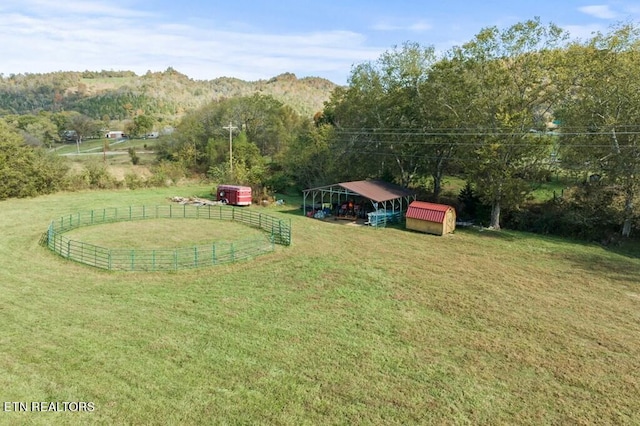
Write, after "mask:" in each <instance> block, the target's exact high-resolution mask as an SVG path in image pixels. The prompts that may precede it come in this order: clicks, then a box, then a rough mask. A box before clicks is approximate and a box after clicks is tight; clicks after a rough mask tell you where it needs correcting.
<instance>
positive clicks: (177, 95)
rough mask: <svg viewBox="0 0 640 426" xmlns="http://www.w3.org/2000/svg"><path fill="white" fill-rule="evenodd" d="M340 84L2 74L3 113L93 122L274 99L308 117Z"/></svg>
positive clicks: (171, 75) (288, 78)
mask: <svg viewBox="0 0 640 426" xmlns="http://www.w3.org/2000/svg"><path fill="white" fill-rule="evenodd" d="M335 87H336V84H334V83H332V82H330V81H328V80H326V79H323V78H318V77H305V78H297V77H296V76H295V75H294V74H291V73H285V74H281V75H279V76H277V77H274V78H272V79H270V80H258V81H252V82H249V81H243V80H239V79H236V78H228V77H223V78H217V79H215V80H209V81H203V80H193V79H190V78H189V77H188V76H186V75H184V74H181V73H180V72H178V71H176V70H174V69H173V68H167V70H165V71H163V72H147V73H146V74H145V75H142V76H138V75H136V74H135V73H133V72H132V71H84V72H62V71H61V72H55V73H47V74H29V73H25V74H17V75H14V74H12V75H10V76H8V77H7V76H0V115H6V114H33V113H37V112H40V111H52V112H57V111H78V112H80V113H82V114H85V115H87V116H89V117H91V118H94V119H105V118H106V117H108V118H109V119H110V120H122V119H125V118H128V117H130V116H131V115H132V113H134V114H135V113H138V114H139V113H143V114H152V115H154V116H156V117H163V118H165V119H169V118H176V117H179V116H181V115H182V114H183V113H184V112H185V111H188V110H190V109H193V108H197V107H200V106H202V105H204V104H206V103H207V102H210V101H212V100H219V99H223V98H233V97H238V96H247V95H252V94H254V93H261V94H264V95H271V96H273V97H274V98H275V99H277V100H279V101H281V102H282V103H284V104H286V105H288V106H290V107H291V108H292V109H294V110H295V111H296V112H298V113H299V114H301V115H303V116H308V117H311V116H313V114H315V113H316V112H318V111H321V110H322V108H323V103H324V102H325V101H326V100H328V99H329V96H330V94H331V92H332V90H333V89H334V88H335Z"/></svg>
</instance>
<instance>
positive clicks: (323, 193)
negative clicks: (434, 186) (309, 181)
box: [302, 180, 416, 213]
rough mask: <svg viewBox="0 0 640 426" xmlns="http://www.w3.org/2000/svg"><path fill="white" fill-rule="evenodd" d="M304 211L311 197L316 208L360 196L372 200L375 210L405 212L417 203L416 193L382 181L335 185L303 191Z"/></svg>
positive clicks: (359, 181)
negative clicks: (412, 204)
mask: <svg viewBox="0 0 640 426" xmlns="http://www.w3.org/2000/svg"><path fill="white" fill-rule="evenodd" d="M302 194H303V197H302V200H303V204H302V208H303V211H304V212H305V213H306V211H307V200H308V199H309V197H311V199H310V200H308V201H310V203H311V206H313V207H315V206H316V205H317V204H318V203H320V204H321V205H322V204H324V203H325V202H328V203H331V204H332V203H333V202H334V197H335V201H336V202H338V203H340V202H341V201H342V200H345V201H346V200H347V199H348V198H349V197H353V196H360V197H363V198H366V199H368V200H370V201H371V202H372V204H373V207H374V209H376V210H378V209H385V210H387V211H391V212H396V211H400V212H402V211H404V210H406V208H407V207H408V206H409V203H410V202H411V201H415V199H416V193H415V192H414V191H411V190H409V189H407V188H403V187H402V186H398V185H394V184H392V183H389V182H384V181H381V180H358V181H353V182H341V183H334V184H332V185H327V186H321V187H318V188H310V189H305V190H304V191H302ZM327 197H328V198H329V199H328V200H326V198H327Z"/></svg>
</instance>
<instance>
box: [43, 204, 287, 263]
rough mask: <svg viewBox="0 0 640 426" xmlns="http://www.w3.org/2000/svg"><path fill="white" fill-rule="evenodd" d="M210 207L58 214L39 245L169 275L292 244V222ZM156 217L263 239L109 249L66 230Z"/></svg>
mask: <svg viewBox="0 0 640 426" xmlns="http://www.w3.org/2000/svg"><path fill="white" fill-rule="evenodd" d="M211 207H212V206H210V205H209V206H189V205H186V204H184V205H183V206H182V211H181V212H180V213H178V212H177V211H176V210H175V209H174V207H173V206H172V205H171V204H169V205H165V206H151V207H149V206H137V207H136V206H129V207H128V208H126V209H125V212H123V211H122V210H120V212H119V209H118V208H111V209H106V208H105V209H102V210H91V211H89V212H78V213H77V214H75V215H74V214H70V215H68V216H62V217H61V218H60V220H59V221H55V220H54V221H52V222H51V223H50V225H49V227H48V229H47V231H46V232H45V233H43V234H42V236H41V242H42V244H43V245H46V246H47V248H48V249H50V250H51V251H53V252H55V253H57V254H58V255H60V256H61V257H64V258H66V259H69V260H73V261H76V262H79V263H83V264H86V265H90V266H94V267H97V268H101V269H107V270H111V271H170V270H174V271H175V270H180V269H192V268H201V267H206V266H212V265H217V264H223V263H230V262H236V261H238V260H244V259H250V258H253V257H256V256H259V255H261V254H264V253H268V252H272V251H274V250H275V246H274V244H280V245H290V244H291V220H289V222H288V223H286V222H285V221H283V220H281V219H277V218H275V217H273V216H270V215H267V214H264V213H261V212H254V211H250V210H246V209H242V208H239V209H237V208H235V207H230V206H218V212H217V214H212V212H211ZM159 218H181V219H184V218H190V219H212V220H226V221H234V222H239V223H242V224H245V225H247V226H250V227H254V228H257V229H261V230H263V231H266V232H267V235H265V236H264V237H260V238H254V239H248V240H242V241H236V242H234V243H221V242H217V243H212V244H208V245H200V246H192V247H183V248H176V249H122V250H120V249H110V248H105V247H100V246H96V245H93V244H88V243H84V242H82V241H74V240H72V239H69V238H68V237H66V236H65V235H63V234H64V233H65V232H67V231H70V230H73V229H76V228H78V227H81V226H91V225H98V224H105V223H112V222H119V221H133V220H144V219H159Z"/></svg>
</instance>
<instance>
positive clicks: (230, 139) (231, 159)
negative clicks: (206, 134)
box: [223, 121, 237, 173]
mask: <svg viewBox="0 0 640 426" xmlns="http://www.w3.org/2000/svg"><path fill="white" fill-rule="evenodd" d="M223 129H229V173H233V131H234V130H235V129H237V127H236V126H234V125H233V123H232V122H231V121H230V122H229V125H228V126H224V127H223Z"/></svg>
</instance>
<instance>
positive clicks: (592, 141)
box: [558, 24, 640, 236]
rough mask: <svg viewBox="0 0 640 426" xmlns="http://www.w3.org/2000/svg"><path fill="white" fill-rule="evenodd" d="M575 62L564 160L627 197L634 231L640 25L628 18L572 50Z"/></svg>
mask: <svg viewBox="0 0 640 426" xmlns="http://www.w3.org/2000/svg"><path fill="white" fill-rule="evenodd" d="M567 61H569V62H570V63H571V64H572V67H571V73H569V74H568V77H569V81H570V83H571V86H570V89H571V90H570V92H568V94H567V98H566V102H565V103H564V104H563V107H562V109H560V110H559V111H558V115H559V117H560V119H561V122H562V134H563V136H562V144H561V150H562V151H561V152H562V161H563V164H567V165H569V164H573V165H574V166H576V167H579V168H583V169H584V168H585V167H586V168H587V170H588V171H589V172H590V173H594V174H597V175H599V176H600V177H601V179H602V181H601V184H603V185H601V186H607V187H609V188H612V189H615V190H616V192H617V193H618V194H619V195H620V198H621V200H622V212H623V213H622V224H621V225H622V226H621V233H622V235H623V236H629V235H630V234H631V230H632V225H633V221H634V218H636V216H637V207H636V206H635V205H636V203H637V197H638V193H639V192H640V127H639V126H638V123H639V122H640V69H639V68H638V64H640V30H639V28H638V27H637V26H635V25H631V24H625V25H621V26H618V27H616V28H613V29H612V31H611V32H610V33H608V34H602V33H600V34H597V35H595V36H594V37H593V38H592V39H591V40H588V41H587V42H585V43H577V42H576V43H574V44H573V45H572V46H571V47H570V48H569V49H568V50H567Z"/></svg>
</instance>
